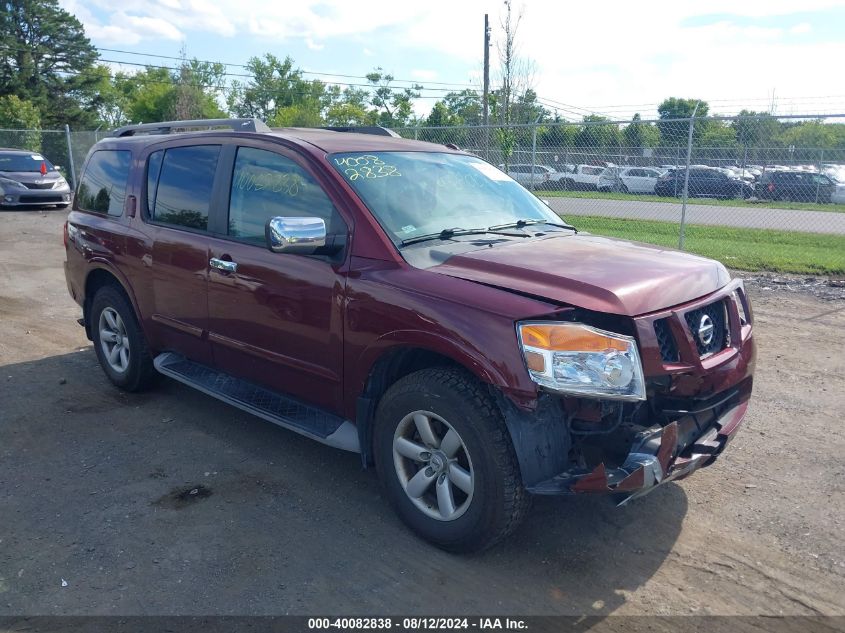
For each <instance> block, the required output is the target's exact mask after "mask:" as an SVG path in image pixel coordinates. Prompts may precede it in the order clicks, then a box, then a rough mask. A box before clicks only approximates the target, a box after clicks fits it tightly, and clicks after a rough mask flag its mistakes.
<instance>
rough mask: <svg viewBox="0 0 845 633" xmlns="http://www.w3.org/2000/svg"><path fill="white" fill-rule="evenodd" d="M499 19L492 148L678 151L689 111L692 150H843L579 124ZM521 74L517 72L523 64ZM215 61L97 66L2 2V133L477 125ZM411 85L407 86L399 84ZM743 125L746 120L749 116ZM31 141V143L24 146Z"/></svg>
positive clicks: (72, 36)
mask: <svg viewBox="0 0 845 633" xmlns="http://www.w3.org/2000/svg"><path fill="white" fill-rule="evenodd" d="M506 6H507V10H508V14H507V17H506V19H505V21H503V24H502V26H503V30H504V31H505V36H506V37H505V45H504V47H503V52H502V55H501V65H502V70H501V72H500V81H499V86H498V87H497V88H496V89H494V90H493V91H492V93H491V95H490V97H489V100H488V103H489V108H490V122H491V123H492V124H494V125H498V126H500V129H497V130H494V133H493V134H492V137H491V140H490V142H491V143H495V144H496V145H497V146H498V147H499V149H501V150H502V153H503V154H504V155H506V156H507V155H509V154H510V153H511V152H512V151H513V148H514V147H516V146H524V145H525V143H526V142H528V143H530V137H531V135H532V132H531V131H530V130H527V129H520V128H512V127H511V126H513V125H520V124H530V123H537V124H539V125H540V127H539V128H538V129H537V131H536V138H537V145H538V146H539V147H552V146H554V147H564V148H566V147H571V148H596V149H602V150H610V149H613V148H621V147H637V148H657V147H675V146H685V145H686V140H687V133H688V124H687V123H686V122H680V121H677V119H687V118H689V117H690V116H691V115H692V112H693V109H694V108H695V107H696V104H698V110H697V117H696V123H695V125H694V132H693V142H694V144H695V145H696V146H698V147H742V146H745V147H763V146H765V147H792V146H794V147H812V148H831V149H845V126H843V125H830V124H824V123H822V122H820V121H800V122H792V123H791V122H783V121H780V120H778V119H777V118H775V117H772V116H769V115H767V114H765V113H756V112H753V111H743V112H741V113H740V116H741V117H745V118H739V119H736V120H734V121H729V122H725V121H721V120H718V119H715V118H713V117H710V116H708V115H709V106H708V104H707V102H706V101H699V100H697V99H685V98H676V97H672V98H667V99H665V100H664V101H663V102H662V103H661V104H660V106H659V107H658V120H657V122H656V123H650V122H644V121H643V120H642V118H641V116H640V115H639V114H637V115H635V116H634V117H633V119H632V120H631V121H629V122H627V123H625V124H618V123H611V122H609V120H608V119H607V118H605V117H602V116H600V115H598V114H589V115H587V116H585V117H583V121H581V122H579V124H578V125H562V124H563V123H566V121H565V120H564V119H563V118H561V117H560V116H559V114H558V113H556V112H555V111H553V110H550V109H549V108H547V107H546V106H544V105H542V104H541V103H540V100H539V98H538V95H537V93H536V91H535V90H534V89H533V88H532V87H530V85H529V84H530V77H528V75H530V72H527V71H524V70H523V72H522V75H520V76H516V75H515V74H514V71H513V69H514V68H520V67H521V66H520V65H519V64H518V63H515V58H514V52H513V42H514V38H515V33H516V26H517V25H518V23H519V17H520V16H517V17H516V18H512V17H511V15H510V10H511V7H510V3H509V2H507V3H506ZM523 68H524V67H523ZM231 74H232V73H229V72H227V67H226V66H225V65H224V64H220V63H210V62H205V61H200V60H197V59H190V58H188V57H187V55H186V54H185V52H184V50H183V53H182V56H181V59H180V60H179V61H178V62H177V64H176V65H175V67H168V66H160V65H145V66H142V67H140V68H139V69H138V70H137V71H135V72H126V71H116V70H114V69H112V68H111V67H110V66H109V65H107V64H106V63H104V62H103V61H102V60H101V58H100V55H99V52H98V51H97V49H96V48H95V47H94V46H93V45H92V44H91V42H90V40H89V39H88V37H87V36H86V35H85V31H84V28H83V26H82V24H81V23H80V22H79V20H78V19H77V18H76V17H74V16H73V15H71V14H70V13H68V12H67V11H65V10H64V9H62V8H61V7H60V6H59V4H58V0H6V1H5V2H4V3H3V4H0V128H2V129H27V130H30V129H31V130H38V129H57V128H60V127H63V126H64V125H65V124H68V125H70V126H71V127H72V128H74V129H95V128H97V127H104V128H113V127H118V126H120V125H124V124H128V123H139V122H153V121H162V120H174V119H176V120H178V119H202V118H223V117H228V116H235V117H256V118H259V119H262V120H264V121H265V122H267V124H268V125H270V126H272V127H286V126H306V127H314V126H324V125H331V126H359V125H382V126H385V127H391V128H399V127H418V128H420V130H419V132H418V133H417V136H418V138H421V139H423V140H435V141H441V142H445V140H446V139H447V137H448V142H454V143H457V144H459V145H460V144H462V143H463V144H464V145H466V144H468V143H469V141H470V140H471V138H472V137H471V133H470V132H469V131H467V130H454V131H450V132H449V134H448V135H446V134H444V133H443V132H442V131H437V130H430V129H424V128H431V127H449V128H454V127H462V126H477V125H480V124H482V122H483V119H482V109H483V108H482V106H483V103H482V96H481V94H480V91H478V90H475V89H469V88H467V89H464V90H457V91H453V92H449V93H447V94H445V95H444V96H443V97H442V98H441V99H438V100H437V101H436V102H435V103H434V104H433V106H432V107H431V109H430V111H429V112H428V114H426V115H424V116H420V115H418V114H417V113H416V111H415V108H414V105H415V103H417V100H418V99H419V98H420V97H421V91H423V90H424V87H423V86H422V85H420V84H416V83H412V84H411V85H410V86H404V85H403V86H398V85H396V80H395V78H394V76H393V75H392V74H391V73H389V72H386V71H385V70H383V69H382V68H375V69H373V70H372V71H371V72H369V73H367V74H366V77H365V79H364V80H362V83H361V84H360V85H346V86H342V85H337V84H333V83H330V82H324V81H321V80H318V79H308V78H306V77H305V73H304V72H303V71H302V69H300V68H298V67H297V66H296V64H295V62H294V60H293V59H291V58H290V57H284V58H282V57H279V56H277V55H275V54H272V53H267V54H265V55H264V56H262V57H253V58H251V59H250V60H249V61H248V62H247V64H246V66H245V70H244V71H243V72H239V73H237V74H238V75H243V76H242V77H238V78H237V80H235V81H229V79H230V76H231ZM403 83H410V82H403ZM752 117H753V118H752ZM38 138H39V137H35V136H33V137H32V140H33V143H34V142H35V141H37V139H38Z"/></svg>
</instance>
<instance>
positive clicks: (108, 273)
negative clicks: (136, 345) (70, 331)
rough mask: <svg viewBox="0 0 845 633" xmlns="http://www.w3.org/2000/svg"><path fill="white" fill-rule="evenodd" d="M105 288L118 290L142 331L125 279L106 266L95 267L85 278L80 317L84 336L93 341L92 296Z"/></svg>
mask: <svg viewBox="0 0 845 633" xmlns="http://www.w3.org/2000/svg"><path fill="white" fill-rule="evenodd" d="M105 286H113V287H115V288H117V289H118V290H120V291H121V292H122V293H123V294H124V295H125V296H126V298H127V299H128V300H129V304H130V305H131V306H132V309H133V310H134V311H135V318H136V319H137V321H138V324H139V327H141V330H142V331H143V324H142V322H141V319H140V315H139V314H138V306H137V304H136V302H135V297H134V295H133V294H132V292H131V291H130V290H129V288H130V286H129V283H128V281H127V280H126V278H125V277H124V276H123V275H122V274H121V273H120V271H118V270H117V269H115V268H112V267H111V266H107V265H102V264H99V265H95V266H94V267H92V268H91V270H89V271H88V274H87V275H86V276H85V285H84V297H85V298H84V300H83V303H82V317H83V319H84V322H85V334H86V335H87V336H88V340H93V333H92V331H91V328H92V325H91V318H90V317H91V303H92V302H93V301H94V296H95V295H96V294H97V291H98V290H100V288H103V287H105Z"/></svg>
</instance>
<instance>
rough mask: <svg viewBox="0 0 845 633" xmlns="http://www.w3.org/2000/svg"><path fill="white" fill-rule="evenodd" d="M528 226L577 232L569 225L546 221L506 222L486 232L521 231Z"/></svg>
mask: <svg viewBox="0 0 845 633" xmlns="http://www.w3.org/2000/svg"><path fill="white" fill-rule="evenodd" d="M529 224H547V225H548V226H556V227H558V228H561V229H570V230H571V231H575V232H576V233H577V232H578V229H576V228H575V227H574V226H572V225H571V224H558V223H556V222H547V221H546V220H517V221H516V222H508V223H506V224H497V225H495V226H491V227H490V228H489V229H488V230H489V231H498V230H501V229H521V228H524V227H526V226H528V225H529Z"/></svg>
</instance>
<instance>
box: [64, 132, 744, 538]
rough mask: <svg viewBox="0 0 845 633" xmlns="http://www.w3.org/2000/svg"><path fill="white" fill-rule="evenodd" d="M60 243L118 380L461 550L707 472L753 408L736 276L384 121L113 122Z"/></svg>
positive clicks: (87, 322) (88, 321)
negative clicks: (261, 444) (224, 426)
mask: <svg viewBox="0 0 845 633" xmlns="http://www.w3.org/2000/svg"><path fill="white" fill-rule="evenodd" d="M200 126H209V127H212V126H213V127H216V128H218V129H210V130H208V131H191V132H189V131H183V132H178V130H180V129H181V130H189V129H192V128H193V129H196V128H197V127H200ZM224 126H225V127H227V128H230V129H225V130H222V129H219V128H221V127H224ZM65 246H66V250H67V263H66V274H67V282H68V289H69V290H70V293H71V295H72V296H73V298H74V299H75V300H76V301H77V302H78V303H79V304H80V305H81V306H82V309H83V315H84V319H83V320H82V322H83V323H84V326H85V328H86V332H87V334H88V337H89V338H90V339H91V340H92V341H93V342H94V348H95V350H96V353H97V356H98V358H99V360H100V363H101V365H102V367H103V370H104V371H105V373H106V375H107V376H108V377H109V379H110V380H111V381H112V382H113V383H114V384H115V385H117V386H118V387H120V388H123V389H126V390H129V391H136V390H141V389H144V388H146V387H149V386H150V385H151V384H153V382H154V378H155V377H156V376H157V375H159V374H164V375H166V376H169V377H171V378H173V379H175V380H178V381H181V382H183V383H185V384H187V385H190V386H192V387H195V388H196V389H199V390H201V391H203V392H205V393H207V394H209V395H211V396H214V397H216V398H219V399H220V400H223V401H224V402H227V403H229V404H231V405H234V406H236V407H240V408H241V409H244V410H246V411H249V412H251V413H254V414H255V415H258V416H260V417H262V418H265V419H267V420H269V421H271V422H274V423H276V424H279V425H282V426H284V427H286V428H288V429H290V430H292V431H295V432H297V433H300V434H302V435H306V436H308V437H311V438H313V439H316V440H318V441H320V442H323V443H325V444H328V445H330V446H334V447H337V448H341V449H345V450H349V451H355V452H359V453H360V454H361V458H362V461H363V463H364V465H365V466H368V465H371V464H374V465H375V467H376V469H377V471H378V474H379V476H380V478H381V479H382V481H383V482H384V485H385V487H386V490H387V495H388V497H389V498H390V500H391V502H392V503H393V505H394V506H395V508H396V510H397V512H398V513H399V515H400V516H401V517H402V519H403V520H404V521H405V522H406V523H407V524H408V525H409V526H410V527H411V528H412V529H413V530H415V531H416V532H417V533H418V534H420V535H421V536H423V537H424V538H426V539H428V540H430V541H432V542H433V543H436V544H437V545H439V546H441V547H443V548H446V549H450V550H455V551H467V550H474V549H480V548H484V547H487V546H489V545H491V544H493V543H494V542H496V541H497V540H499V539H501V538H502V537H504V536H505V535H507V534H508V533H510V532H511V531H513V530H514V528H515V527H516V526H517V524H518V523H519V521H520V520H521V519H522V517H523V515H524V514H525V512H526V509H527V507H528V501H529V498H530V495H529V494H528V493H533V494H570V493H614V494H616V495H617V496H619V497H622V498H623V499H625V500H627V499H629V498H632V497H636V496H638V495H642V494H644V493H646V492H648V491H650V490H652V489H653V488H654V487H655V486H657V485H658V484H661V483H665V482H667V481H671V480H673V479H680V478H682V477H685V476H687V475H689V474H690V473H691V472H693V471H694V470H696V469H697V468H700V467H703V466H707V465H709V464H711V463H712V462H713V461H714V459H715V458H716V456H717V455H719V454H720V453H721V452H722V450H723V449H724V448H725V445H726V444H727V443H728V441H729V440H730V438H731V437H732V436H733V434H734V433H735V432H736V430H737V429H738V428H739V426H740V424H741V423H742V420H743V417H744V415H745V412H746V408H747V406H748V400H749V397H750V394H751V383H752V373H753V369H754V357H755V351H754V342H753V339H752V315H751V308H750V305H749V303H748V298H747V297H746V295H745V292H744V290H743V285H742V282H741V281H740V280H733V281H732V280H731V279H730V277H729V275H728V273H727V271H726V270H725V268H724V267H723V266H722V265H721V264H719V263H718V262H715V261H711V260H708V259H703V258H701V257H695V256H692V255H688V254H685V253H679V252H674V251H668V250H665V249H660V248H654V247H651V246H645V245H642V244H633V243H630V242H625V241H620V240H613V239H607V238H603V237H596V236H593V235H587V234H583V233H579V232H578V231H577V230H576V229H575V228H574V227H572V226H570V225H569V224H567V223H566V222H564V221H563V220H561V218H560V217H558V216H557V215H556V214H554V213H553V212H552V211H551V210H550V209H549V208H548V207H547V206H546V205H545V204H543V202H541V201H540V200H538V199H537V198H536V197H535V196H534V195H532V194H531V193H530V192H528V191H527V190H525V189H523V188H522V187H521V186H520V185H519V184H517V183H516V182H515V181H513V180H512V179H511V178H509V177H508V176H507V175H506V174H504V173H502V172H501V171H499V170H498V169H497V168H496V167H494V166H492V165H490V164H489V163H487V162H485V161H483V160H481V159H480V158H478V157H476V156H473V155H472V154H468V153H466V152H462V151H459V150H458V149H456V148H454V147H451V146H448V147H447V146H441V145H434V144H430V143H422V142H416V141H409V140H403V139H400V138H394V137H393V135H392V134H390V133H387V132H386V131H385V130H381V129H378V128H375V129H358V130H354V129H285V130H277V131H272V130H270V129H269V128H267V127H266V126H265V125H264V124H263V123H261V122H260V121H254V120H227V121H207V122H185V121H182V122H172V123H160V124H147V125H140V126H130V127H127V128H121V129H119V130H117V131H116V132H114V133H113V135H112V136H111V137H110V138H107V139H105V140H102V141H100V142H99V143H97V145H96V146H94V148H93V149H92V150H91V152H90V154H89V156H88V158H87V161H86V165H85V168H84V171H83V173H82V177H81V179H80V184H79V188H78V191H77V195H76V197H75V199H74V204H73V211H72V212H71V213H70V215H69V217H68V221H67V224H66V230H65Z"/></svg>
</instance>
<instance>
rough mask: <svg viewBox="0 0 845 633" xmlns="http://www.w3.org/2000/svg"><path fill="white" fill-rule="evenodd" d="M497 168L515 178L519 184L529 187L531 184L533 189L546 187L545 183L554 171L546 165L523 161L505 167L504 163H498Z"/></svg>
mask: <svg viewBox="0 0 845 633" xmlns="http://www.w3.org/2000/svg"><path fill="white" fill-rule="evenodd" d="M499 169H501V170H502V171H504V172H505V173H506V174H507V175H508V176H510V177H511V178H513V179H514V180H516V181H517V182H518V183H519V184H520V185H522V186H523V187H527V188H529V189H530V188H531V187H532V186H533V187H534V188H535V189H547V188H548V187H547V186H546V184H547V183H548V182H549V181H550V180H551V177H552V174H554V173H555V170H554V169H552V168H551V167H548V166H547V165H531V164H525V163H516V164H515V165H508V167H507V169H505V166H504V165H499Z"/></svg>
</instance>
